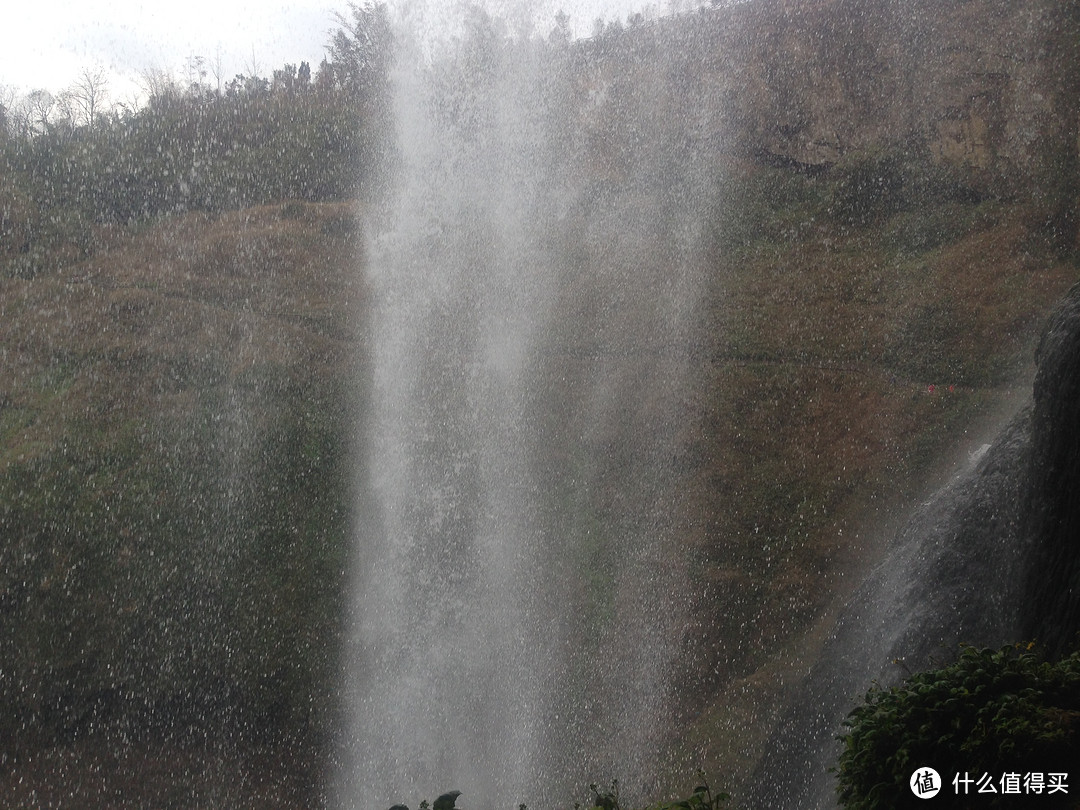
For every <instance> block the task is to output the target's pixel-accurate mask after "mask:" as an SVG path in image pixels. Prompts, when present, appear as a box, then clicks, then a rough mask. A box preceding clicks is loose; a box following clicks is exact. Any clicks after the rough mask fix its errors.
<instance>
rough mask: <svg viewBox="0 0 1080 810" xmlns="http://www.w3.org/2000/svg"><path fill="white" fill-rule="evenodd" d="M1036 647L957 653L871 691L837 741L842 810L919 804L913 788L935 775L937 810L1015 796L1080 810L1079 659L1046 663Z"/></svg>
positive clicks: (997, 803)
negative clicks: (1079, 783) (917, 778)
mask: <svg viewBox="0 0 1080 810" xmlns="http://www.w3.org/2000/svg"><path fill="white" fill-rule="evenodd" d="M1033 647H1034V645H1033V644H1027V645H1022V644H1017V645H1014V646H1008V647H1003V648H1001V649H999V650H991V649H977V648H974V647H966V648H962V649H961V650H960V654H959V656H958V657H957V658H956V660H955V661H953V662H952V663H950V664H948V665H946V666H943V667H940V668H937V669H933V670H930V671H926V672H919V673H915V674H913V675H911V676H909V677H908V678H907V679H906V680H905V681H904V682H903V683H902V684H900V685H899V686H894V687H891V688H889V689H883V688H880V687H874V688H873V689H871V690H870V691H869V692H868V693H867V695H866V699H865V702H864V703H863V704H862V705H860V706H859V707H858V708H856V709H855V710H854V711H852V713H851V715H850V717H849V718H848V721H847V726H848V727H849V731H848V732H847V733H846V734H845V735H844V736H843V737H842V739H843V742H844V750H843V753H842V754H841V756H840V762H839V766H838V768H837V778H838V786H837V790H838V793H839V798H840V803H841V805H842V806H844V807H849V808H858V809H859V810H871V808H886V807H887V808H897V807H908V806H911V807H919V806H922V805H921V804H920V802H921V801H922V800H923V797H920V796H917V795H915V792H914V790H913V789H912V788H911V786H910V782H911V780H912V778H913V775H914V774H915V773H916V772H917V771H918V770H919V769H925V768H933V769H934V770H935V771H937V772H938V774H939V775H940V781H937V780H935V781H934V782H933V785H934V787H937V788H938V789H939V790H940V791H941V792H940V794H938V795H937V796H934V797H933V798H934V800H935V806H947V807H969V806H971V804H972V803H973V802H975V801H978V803H979V804H985V805H986V806H987V807H1011V806H1013V805H1014V804H1016V803H1017V802H1020V801H1023V799H1021V798H1020V797H1021V796H1022V797H1024V798H1025V799H1026V800H1027V801H1029V802H1032V803H1037V804H1038V806H1039V807H1044V806H1045V807H1076V806H1078V802H1077V799H1076V796H1075V790H1074V786H1073V785H1070V784H1069V783H1070V779H1069V776H1070V771H1071V772H1072V776H1073V777H1075V767H1076V763H1077V762H1080V726H1078V723H1077V720H1078V719H1080V653H1073V654H1072V655H1070V656H1068V657H1066V658H1063V659H1061V660H1059V661H1057V662H1049V661H1046V660H1043V659H1041V658H1040V656H1039V655H1038V654H1037V651H1035V652H1033V651H1032V648H1033ZM1055 785H1057V787H1055ZM1062 786H1064V787H1062ZM976 794H980V795H976Z"/></svg>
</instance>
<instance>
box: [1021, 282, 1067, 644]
mask: <svg viewBox="0 0 1080 810" xmlns="http://www.w3.org/2000/svg"><path fill="white" fill-rule="evenodd" d="M1036 360H1037V362H1038V373H1037V374H1036V377H1035V385H1034V400H1035V405H1034V410H1033V415H1032V423H1031V433H1032V437H1031V443H1032V448H1033V452H1032V463H1031V466H1030V472H1029V474H1028V484H1027V502H1026V509H1025V514H1024V521H1025V524H1024V532H1025V534H1026V536H1028V537H1029V538H1032V547H1031V558H1030V560H1029V566H1030V567H1029V580H1028V586H1027V593H1026V594H1025V599H1024V600H1023V603H1022V605H1021V610H1022V624H1021V627H1022V630H1023V633H1024V636H1025V637H1027V638H1035V639H1038V640H1039V641H1040V642H1042V644H1043V645H1044V646H1045V647H1046V648H1047V650H1048V652H1049V653H1050V654H1060V653H1062V652H1065V651H1069V650H1071V649H1072V648H1075V647H1076V646H1077V644H1078V642H1080V637H1078V635H1077V634H1078V633H1080V497H1078V496H1077V493H1078V492H1080V286H1078V287H1074V288H1073V289H1072V291H1071V292H1070V294H1069V296H1068V297H1067V298H1066V299H1065V302H1064V304H1063V305H1062V306H1061V308H1060V309H1059V310H1058V312H1057V313H1056V314H1055V315H1054V317H1053V318H1052V319H1051V321H1050V324H1049V326H1048V327H1047V329H1046V331H1045V332H1044V334H1043V338H1042V341H1041V342H1040V344H1039V349H1038V351H1037V353H1036Z"/></svg>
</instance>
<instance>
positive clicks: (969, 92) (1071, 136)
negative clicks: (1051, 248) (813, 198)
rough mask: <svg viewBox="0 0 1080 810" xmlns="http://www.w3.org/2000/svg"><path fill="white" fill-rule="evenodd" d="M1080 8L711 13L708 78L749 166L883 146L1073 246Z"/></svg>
mask: <svg viewBox="0 0 1080 810" xmlns="http://www.w3.org/2000/svg"><path fill="white" fill-rule="evenodd" d="M1078 8H1080V6H1078V5H1077V4H1076V3H1073V2H1066V3H1062V2H1056V0H1036V2H1025V1H1023V0H945V1H944V2H943V1H942V0H903V1H901V0H756V2H750V3H744V4H740V5H737V6H735V7H733V8H731V9H728V10H726V11H725V12H724V13H723V14H720V15H717V16H715V17H712V18H710V20H709V25H710V26H713V27H714V30H713V31H712V32H711V34H710V37H711V40H712V42H713V43H714V46H713V48H712V50H711V56H710V59H711V61H712V64H710V65H709V66H708V69H707V70H706V71H705V73H706V74H707V76H708V78H707V80H706V81H707V82H710V83H711V84H712V87H711V90H712V96H713V98H714V99H715V100H716V102H717V104H718V108H719V111H720V112H721V116H720V120H723V121H724V122H725V123H724V126H725V127H730V131H728V132H726V133H725V135H726V137H728V138H730V139H731V142H732V143H735V144H737V145H738V147H739V148H741V149H743V150H746V151H750V152H753V153H755V154H757V155H758V156H759V157H761V158H764V159H768V160H772V161H777V162H783V163H792V164H796V165H800V166H803V167H806V168H819V169H820V168H825V167H828V166H830V165H832V164H835V163H837V162H841V161H843V160H845V157H846V156H849V155H851V154H852V153H856V152H859V151H865V150H891V151H895V152H897V153H899V154H902V155H904V156H905V157H907V158H909V159H914V160H917V161H920V162H923V163H924V165H925V167H926V170H927V171H928V172H930V171H942V170H944V171H951V172H955V173H957V174H958V175H959V176H961V177H962V178H963V181H964V183H965V184H966V185H967V186H968V187H969V188H970V190H971V191H972V193H976V194H986V195H992V196H1002V197H1016V196H1019V197H1021V198H1024V199H1026V200H1028V201H1030V202H1032V203H1034V204H1035V205H1036V206H1037V207H1038V208H1039V209H1040V211H1041V212H1042V214H1043V216H1045V218H1046V220H1047V222H1048V224H1049V225H1050V227H1051V228H1052V229H1053V231H1054V233H1055V234H1056V237H1057V238H1058V239H1059V240H1071V239H1073V238H1075V227H1076V219H1075V211H1074V207H1075V189H1074V188H1071V187H1070V185H1071V182H1072V181H1073V180H1074V179H1075V176H1076V170H1077V157H1076V155H1077V135H1078V129H1077V123H1078V115H1080V106H1078V97H1080V70H1078V69H1077V65H1078V60H1080V33H1078V25H1080V23H1078V18H1080V12H1078Z"/></svg>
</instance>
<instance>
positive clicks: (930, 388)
mask: <svg viewBox="0 0 1080 810" xmlns="http://www.w3.org/2000/svg"><path fill="white" fill-rule="evenodd" d="M926 390H927V393H930V394H932V393H934V391H935V387H934V385H933V383H931V384H930V385H928V386H926Z"/></svg>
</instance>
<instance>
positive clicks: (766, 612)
mask: <svg viewBox="0 0 1080 810" xmlns="http://www.w3.org/2000/svg"><path fill="white" fill-rule="evenodd" d="M748 179H749V180H750V183H749V184H750V185H751V186H755V187H758V188H761V187H768V186H769V185H775V184H777V183H779V184H781V185H785V186H786V187H787V190H786V191H785V192H783V193H781V194H776V195H773V196H772V200H773V201H772V203H770V204H769V205H766V206H763V207H761V206H759V208H758V210H757V211H756V213H755V217H756V220H757V222H758V223H760V226H759V227H754V228H752V229H750V230H749V231H747V232H746V233H745V234H744V235H742V236H740V238H738V239H736V240H734V241H732V240H728V241H727V242H726V243H722V244H721V245H720V247H719V249H718V250H717V255H716V257H715V260H714V272H713V274H712V278H713V279H714V283H715V286H714V290H713V295H712V297H711V303H710V307H709V316H708V317H709V318H711V322H712V324H714V326H713V327H712V329H711V334H712V335H713V336H714V338H715V343H714V344H713V346H712V354H711V357H710V359H709V362H708V363H706V364H705V365H704V367H703V377H704V379H705V384H704V385H705V387H704V388H703V389H702V391H701V394H700V396H701V399H700V401H699V402H698V409H697V416H698V420H697V430H698V432H697V434H696V435H695V436H693V437H692V438H691V439H690V440H689V441H690V447H691V448H692V457H693V458H694V459H696V462H697V463H696V464H695V466H694V467H693V469H692V471H691V472H690V474H689V475H690V479H689V480H690V482H691V483H690V484H689V485H688V491H689V492H691V493H693V495H692V497H693V498H694V499H695V500H696V505H695V511H694V512H693V514H695V516H696V519H697V521H698V523H697V526H698V528H697V530H696V531H695V530H694V529H693V527H691V529H690V536H691V537H692V538H693V540H692V542H693V544H694V546H695V548H696V551H697V557H698V564H697V566H696V570H697V571H698V572H699V580H700V581H699V583H697V584H698V587H699V588H700V589H701V592H702V593H703V594H704V597H703V598H702V599H701V600H700V602H699V606H700V609H699V611H698V615H697V621H696V624H695V626H694V627H692V628H691V630H690V633H689V635H688V640H687V642H688V643H687V655H686V663H687V667H688V670H689V673H690V674H689V677H687V680H686V682H687V689H686V692H685V694H686V695H687V696H689V700H688V701H687V709H686V716H685V718H686V719H685V727H686V729H687V734H686V737H685V739H684V740H683V741H682V746H681V750H682V752H683V754H684V755H686V756H689V757H690V761H691V762H703V763H704V764H706V765H707V766H708V767H709V768H710V769H711V770H712V772H713V773H714V778H715V779H716V780H723V782H724V784H726V785H731V786H734V787H736V789H737V787H738V783H739V780H741V779H743V778H746V777H747V776H748V774H749V770H750V768H751V767H752V765H753V762H754V760H755V758H756V756H757V752H758V750H759V748H758V746H759V744H760V743H761V741H762V740H763V739H764V736H765V735H766V734H767V732H768V728H769V725H770V723H771V721H772V720H773V719H774V717H775V714H774V712H775V711H776V710H777V708H778V706H779V701H780V700H782V699H783V695H784V694H785V687H786V686H791V685H794V683H795V682H796V680H797V679H798V678H799V677H801V672H803V671H805V666H806V664H807V661H808V660H809V658H808V656H812V655H813V653H814V650H815V649H816V644H817V643H818V642H819V641H820V639H821V632H822V630H823V628H824V627H825V626H826V625H825V623H826V622H827V620H828V617H829V615H831V612H832V611H833V610H835V608H836V606H837V604H838V602H839V600H840V599H842V598H843V596H845V595H846V594H847V593H849V592H850V590H851V589H852V588H853V587H854V586H855V585H856V579H857V575H858V573H859V572H860V571H861V570H863V569H864V567H865V565H866V564H868V563H869V562H872V560H873V559H874V556H875V554H876V552H877V550H878V549H879V548H880V546H881V543H882V542H883V541H886V540H887V537H883V536H882V534H881V527H882V526H883V525H885V524H886V523H888V522H889V521H890V520H894V519H895V518H896V517H897V515H898V514H899V510H902V509H904V508H906V506H905V504H906V503H910V502H911V501H912V500H914V498H916V497H917V496H918V495H920V494H921V493H922V492H923V491H924V489H925V487H926V486H927V485H928V483H930V482H932V481H933V480H934V479H935V477H936V476H939V475H940V473H941V471H940V469H939V467H940V465H941V464H942V462H943V460H944V461H945V462H946V463H947V462H948V460H949V459H951V458H955V453H956V452H957V449H958V448H959V447H960V446H961V445H962V444H965V443H967V444H970V442H971V441H972V439H973V438H974V437H973V436H969V435H968V430H969V428H972V427H973V426H975V425H978V424H979V423H980V422H981V421H985V420H986V419H987V418H990V417H992V416H993V415H994V414H995V413H996V411H997V410H998V409H1000V408H1001V407H1002V406H1003V404H1004V403H1007V402H1009V401H1011V400H1012V399H1013V398H1014V397H1015V394H1016V387H1017V384H1018V382H1019V385H1020V386H1021V388H1022V387H1023V386H1024V385H1027V384H1028V383H1029V381H1028V380H1026V379H1025V378H1024V369H1025V368H1026V367H1027V366H1028V364H1029V363H1030V352H1031V349H1032V347H1033V341H1034V337H1035V335H1036V334H1037V331H1038V329H1039V328H1040V326H1041V323H1042V320H1043V318H1044V317H1045V315H1046V314H1047V313H1048V311H1049V309H1050V308H1051V307H1052V306H1053V305H1054V304H1055V303H1056V302H1057V300H1058V299H1059V297H1060V296H1061V295H1062V294H1063V292H1064V291H1065V290H1066V289H1067V288H1068V286H1069V285H1070V284H1071V283H1073V282H1074V281H1075V280H1076V278H1077V272H1076V267H1075V265H1074V264H1072V263H1071V262H1068V261H1062V260H1059V259H1057V258H1055V256H1054V255H1053V254H1052V253H1051V252H1050V251H1048V250H1046V249H1045V247H1044V246H1043V245H1042V244H1041V243H1040V241H1039V239H1038V237H1037V236H1036V235H1035V233H1036V231H1035V230H1034V229H1033V228H1032V227H1030V224H1029V223H1030V216H1029V214H1028V212H1027V211H1025V210H1024V209H1022V208H1020V207H1018V206H1011V205H1006V204H1004V203H1001V202H994V201H986V202H981V203H979V202H956V201H950V200H947V199H939V200H935V199H925V200H921V199H916V200H913V201H912V204H911V205H901V206H898V207H897V210H893V211H891V212H883V213H881V214H880V215H878V216H875V217H873V218H871V221H869V222H867V223H862V224H860V225H857V226H854V225H851V224H850V223H849V222H845V221H843V220H837V219H836V218H834V217H830V216H829V215H828V214H827V213H826V212H827V211H829V209H830V194H831V193H832V192H833V191H834V190H835V188H836V184H837V182H838V179H837V178H835V177H833V178H829V177H828V176H826V177H823V178H819V179H815V180H803V179H800V178H799V177H797V176H795V175H793V174H791V173H788V172H784V171H782V170H774V169H760V168H759V169H750V170H749V172H748ZM788 184H794V188H793V187H792V186H790V185H788ZM750 203H751V201H749V200H744V204H750ZM728 231H729V232H733V233H740V231H739V229H738V228H737V227H732V226H729V227H728ZM721 241H722V240H721ZM1018 374H1019V375H1020V377H1019V378H1018V377H1017V375H1018ZM985 440H989V437H985ZM695 535H696V536H695ZM699 683H706V684H709V687H708V688H707V689H706V692H708V693H709V694H708V697H707V699H706V700H704V701H701V702H696V701H695V700H694V698H693V695H694V690H695V684H699ZM686 769H687V768H686V766H685V764H684V765H683V766H682V770H683V771H685V770H686Z"/></svg>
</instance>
